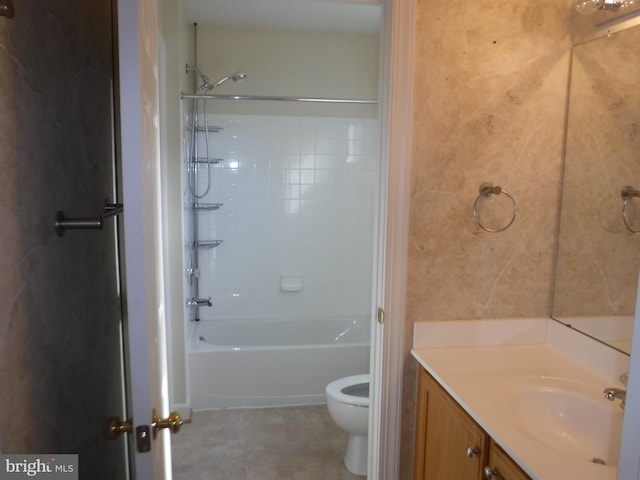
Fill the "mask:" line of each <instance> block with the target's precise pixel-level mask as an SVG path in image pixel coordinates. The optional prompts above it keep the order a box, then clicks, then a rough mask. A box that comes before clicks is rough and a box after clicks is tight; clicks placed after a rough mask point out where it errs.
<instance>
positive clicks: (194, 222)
mask: <svg viewBox="0 0 640 480" xmlns="http://www.w3.org/2000/svg"><path fill="white" fill-rule="evenodd" d="M193 61H194V63H195V64H196V66H197V65H198V24H197V23H194V24H193ZM197 89H198V74H197V72H196V73H194V75H193V91H194V92H195V91H197ZM194 102H195V103H194V107H193V118H192V119H191V123H192V125H193V132H192V133H191V135H193V145H192V149H191V152H190V153H191V159H190V161H192V162H193V164H192V167H193V184H192V185H193V191H192V192H191V229H192V230H191V233H192V235H193V243H192V246H191V258H192V259H193V268H194V269H195V274H194V275H193V298H200V259H199V252H198V209H197V208H196V207H195V204H196V201H197V200H196V193H197V191H198V162H197V160H198V146H197V145H198V138H197V134H196V125H197V123H198V122H197V120H198V103H197V102H198V100H197V99H195V100H194ZM205 102H206V100H205ZM207 134H208V132H205V135H207ZM193 308H194V320H195V321H196V322H199V321H200V307H199V306H198V305H197V304H196V305H195V306H194V307H193Z"/></svg>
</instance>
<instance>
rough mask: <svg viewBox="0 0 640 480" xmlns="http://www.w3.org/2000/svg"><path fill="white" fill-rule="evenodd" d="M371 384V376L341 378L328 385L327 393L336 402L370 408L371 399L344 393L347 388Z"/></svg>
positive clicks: (366, 374)
mask: <svg viewBox="0 0 640 480" xmlns="http://www.w3.org/2000/svg"><path fill="white" fill-rule="evenodd" d="M362 383H369V374H368V373H365V374H362V375H351V376H350V377H344V378H340V379H338V380H334V381H333V382H331V383H330V384H329V385H327V388H326V393H327V395H329V396H330V397H332V398H333V399H334V400H336V401H338V402H340V403H346V404H348V405H353V406H356V407H368V406H369V397H359V396H355V395H348V394H346V393H344V392H343V390H344V389H345V388H348V387H353V386H355V385H358V384H362Z"/></svg>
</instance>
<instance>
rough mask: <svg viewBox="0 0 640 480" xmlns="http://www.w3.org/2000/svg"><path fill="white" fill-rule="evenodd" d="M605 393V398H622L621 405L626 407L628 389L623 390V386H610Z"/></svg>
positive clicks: (612, 399)
mask: <svg viewBox="0 0 640 480" xmlns="http://www.w3.org/2000/svg"><path fill="white" fill-rule="evenodd" d="M603 393H604V398H606V399H607V400H611V401H612V402H613V401H614V400H615V399H616V398H617V399H619V400H621V402H620V407H621V408H624V402H625V401H626V399H627V391H626V390H623V389H621V388H614V387H610V388H605V389H604V392H603Z"/></svg>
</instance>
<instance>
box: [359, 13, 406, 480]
mask: <svg viewBox="0 0 640 480" xmlns="http://www.w3.org/2000/svg"><path fill="white" fill-rule="evenodd" d="M383 8H384V11H383V19H384V24H383V26H382V41H381V48H382V52H381V60H382V61H381V70H380V79H381V92H380V94H381V100H382V101H381V115H380V116H381V120H382V132H383V140H382V152H383V153H384V158H385V161H384V162H382V169H383V170H382V175H381V182H382V184H381V186H380V228H379V229H378V232H379V238H378V245H379V248H378V259H377V262H376V264H377V269H378V270H377V272H375V275H376V292H375V295H374V298H376V300H377V305H378V306H380V307H382V308H383V309H384V323H382V324H381V323H379V322H376V323H375V324H374V325H375V328H373V329H372V330H373V333H372V341H371V345H372V349H371V360H370V365H371V375H372V379H373V384H372V385H373V387H372V390H371V403H370V405H371V412H370V417H369V439H370V441H369V478H368V480H380V479H385V480H392V479H397V478H398V475H399V471H400V446H401V438H402V435H401V433H402V432H401V430H402V410H403V404H402V403H403V402H402V400H403V394H402V392H403V371H404V359H405V356H406V352H407V351H408V350H409V348H410V347H411V342H412V331H411V326H410V325H407V324H406V322H405V303H406V265H407V253H408V251H407V246H408V239H409V192H410V167H411V123H412V122H411V83H412V81H411V79H412V68H411V67H412V54H413V53H412V52H413V51H412V39H413V23H414V2H413V1H411V0H409V1H406V0H385V1H384V3H383Z"/></svg>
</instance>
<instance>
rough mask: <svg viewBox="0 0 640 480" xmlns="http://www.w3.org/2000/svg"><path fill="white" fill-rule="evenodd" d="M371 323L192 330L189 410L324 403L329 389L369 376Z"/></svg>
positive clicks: (243, 323)
mask: <svg viewBox="0 0 640 480" xmlns="http://www.w3.org/2000/svg"><path fill="white" fill-rule="evenodd" d="M369 325H370V318H369V317H368V316H358V317H355V316H353V317H345V318H333V317H331V318H313V319H307V318H305V319H295V320H288V319H287V320H285V319H233V320H214V321H201V322H193V323H192V324H191V325H190V328H191V334H190V348H189V366H188V370H189V392H190V403H191V407H192V408H193V409H194V410H205V409H213V408H228V407H269V406H285V405H313V404H321V403H325V394H324V389H325V387H326V385H327V384H328V383H329V382H331V381H333V380H336V379H338V378H341V377H345V376H347V375H355V374H359V373H367V372H369V341H370V339H369V332H370V326H369Z"/></svg>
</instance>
